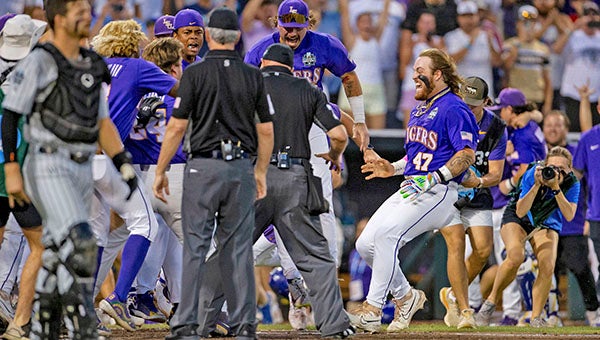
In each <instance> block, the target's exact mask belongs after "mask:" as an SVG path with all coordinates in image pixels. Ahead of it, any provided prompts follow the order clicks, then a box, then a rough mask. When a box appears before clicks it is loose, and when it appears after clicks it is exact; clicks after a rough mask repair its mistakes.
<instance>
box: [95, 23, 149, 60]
mask: <svg viewBox="0 0 600 340" xmlns="http://www.w3.org/2000/svg"><path fill="white" fill-rule="evenodd" d="M147 40H148V38H147V37H146V34H144V32H142V27H141V26H140V24H138V23H137V22H135V21H134V20H118V21H111V22H109V23H108V24H106V25H105V26H104V27H102V29H101V30H100V33H99V34H98V35H97V36H95V37H94V39H92V48H93V49H94V51H96V52H97V53H98V54H99V55H101V56H103V57H122V58H138V57H139V56H140V43H141V42H145V41H147Z"/></svg>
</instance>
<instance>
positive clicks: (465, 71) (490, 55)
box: [444, 0, 502, 98]
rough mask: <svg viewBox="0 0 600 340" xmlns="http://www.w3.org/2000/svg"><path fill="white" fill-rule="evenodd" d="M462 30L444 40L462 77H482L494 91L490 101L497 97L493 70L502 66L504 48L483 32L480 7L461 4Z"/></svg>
mask: <svg viewBox="0 0 600 340" xmlns="http://www.w3.org/2000/svg"><path fill="white" fill-rule="evenodd" d="M456 11H457V13H458V18H457V20H458V28H457V29H455V30H453V31H450V32H448V33H447V34H446V35H445V36H444V43H445V45H446V49H447V50H448V53H449V54H450V56H451V57H452V58H454V60H455V61H456V67H457V68H458V73H459V74H460V75H461V76H463V77H469V76H478V77H481V78H482V79H483V80H484V81H485V82H486V83H487V84H488V87H489V89H490V90H491V91H490V93H489V96H490V97H492V98H493V97H495V96H494V93H493V89H494V77H493V74H492V66H500V65H501V64H502V58H501V56H500V46H498V45H497V44H496V43H495V41H494V39H493V36H492V35H491V34H490V33H489V32H487V31H484V30H482V29H481V27H480V25H481V19H480V17H479V9H478V7H477V4H476V3H475V2H473V1H470V0H465V1H461V2H459V3H458V5H457V8H456Z"/></svg>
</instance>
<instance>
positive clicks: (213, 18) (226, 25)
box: [208, 7, 240, 31]
mask: <svg viewBox="0 0 600 340" xmlns="http://www.w3.org/2000/svg"><path fill="white" fill-rule="evenodd" d="M208 27H212V28H220V29H223V30H230V31H239V30H240V24H239V18H238V16H237V14H236V13H235V12H234V11H232V10H230V9H229V8H227V7H219V8H215V9H213V10H212V11H211V12H210V13H209V14H208Z"/></svg>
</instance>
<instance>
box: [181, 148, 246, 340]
mask: <svg viewBox="0 0 600 340" xmlns="http://www.w3.org/2000/svg"><path fill="white" fill-rule="evenodd" d="M255 198H256V182H255V179H254V166H253V165H252V162H251V161H250V160H248V159H238V160H234V161H230V162H226V161H223V160H218V159H207V158H192V159H190V160H188V162H187V164H186V167H185V172H184V177H183V201H182V205H181V212H182V229H183V236H184V239H183V268H184V269H183V273H182V280H181V285H182V289H181V302H180V304H179V307H178V308H177V312H176V313H175V316H174V317H173V319H172V320H171V323H170V325H171V329H173V330H175V329H177V328H180V327H183V326H188V327H189V326H192V327H194V326H197V325H199V324H201V322H202V320H199V317H200V315H199V308H204V305H202V304H200V306H199V301H204V300H206V298H207V297H206V296H203V295H202V294H210V292H206V290H205V286H211V284H212V283H213V281H214V280H215V276H214V275H213V273H212V272H209V271H207V268H206V267H207V266H206V262H205V259H206V255H207V253H208V250H209V247H210V244H211V240H212V238H213V231H214V230H215V214H217V213H218V217H217V219H216V231H215V235H214V237H215V240H216V247H217V253H216V257H215V260H216V261H217V263H218V265H217V266H216V267H218V268H219V270H220V272H221V273H222V275H223V277H226V279H225V280H222V281H221V280H219V281H221V282H220V289H221V291H222V292H223V293H224V296H225V297H226V298H227V307H228V312H229V320H230V326H231V330H232V331H233V332H234V333H241V332H242V331H246V332H250V333H253V331H254V329H255V327H256V296H255V294H256V293H255V283H254V264H253V263H252V230H253V229H254V211H255V210H254V200H255ZM201 288H202V293H201ZM211 298H212V295H211ZM200 312H203V311H200ZM200 318H201V317H200Z"/></svg>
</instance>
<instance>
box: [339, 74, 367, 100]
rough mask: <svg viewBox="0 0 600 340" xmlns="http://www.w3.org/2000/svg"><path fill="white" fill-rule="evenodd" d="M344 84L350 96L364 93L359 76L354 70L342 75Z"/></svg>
mask: <svg viewBox="0 0 600 340" xmlns="http://www.w3.org/2000/svg"><path fill="white" fill-rule="evenodd" d="M342 84H343V85H344V91H345V92H346V96H347V97H348V98H349V97H356V96H360V95H362V94H363V92H362V87H361V86H360V81H359V80H358V76H357V75H356V72H354V71H350V72H348V73H344V74H343V75H342Z"/></svg>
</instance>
